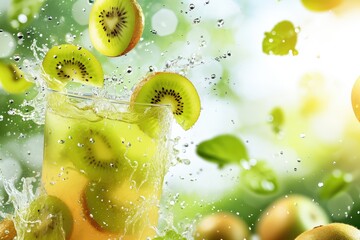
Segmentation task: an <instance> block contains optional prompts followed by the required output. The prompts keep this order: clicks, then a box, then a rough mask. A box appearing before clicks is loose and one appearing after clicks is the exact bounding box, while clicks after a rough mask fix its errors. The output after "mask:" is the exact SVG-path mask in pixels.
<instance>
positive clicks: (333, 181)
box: [320, 170, 353, 199]
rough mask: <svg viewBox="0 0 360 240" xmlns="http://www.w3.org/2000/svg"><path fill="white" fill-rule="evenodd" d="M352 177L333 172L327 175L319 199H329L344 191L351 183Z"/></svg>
mask: <svg viewBox="0 0 360 240" xmlns="http://www.w3.org/2000/svg"><path fill="white" fill-rule="evenodd" d="M352 180H353V177H352V175H351V174H350V173H344V172H342V171H340V170H335V171H333V172H332V173H331V174H329V175H328V176H327V177H326V178H325V180H324V181H323V187H322V188H321V189H320V197H322V198H323V199H330V198H332V197H334V196H335V195H336V194H338V193H340V192H342V191H344V190H345V189H346V187H348V186H349V184H350V183H351V182H352Z"/></svg>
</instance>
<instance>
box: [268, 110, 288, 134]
mask: <svg viewBox="0 0 360 240" xmlns="http://www.w3.org/2000/svg"><path fill="white" fill-rule="evenodd" d="M270 116H271V120H270V123H271V125H272V129H273V131H274V132H275V133H279V132H280V131H281V128H282V126H283V124H284V121H285V116H284V112H283V110H282V109H281V108H280V107H275V108H273V110H271V112H270Z"/></svg>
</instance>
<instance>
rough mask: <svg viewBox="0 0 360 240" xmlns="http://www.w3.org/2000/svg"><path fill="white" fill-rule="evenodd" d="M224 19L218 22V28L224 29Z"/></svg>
mask: <svg viewBox="0 0 360 240" xmlns="http://www.w3.org/2000/svg"><path fill="white" fill-rule="evenodd" d="M224 23H225V22H224V19H219V20H218V21H217V26H218V27H222V26H224Z"/></svg>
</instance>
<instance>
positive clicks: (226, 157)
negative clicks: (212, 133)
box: [196, 134, 249, 167]
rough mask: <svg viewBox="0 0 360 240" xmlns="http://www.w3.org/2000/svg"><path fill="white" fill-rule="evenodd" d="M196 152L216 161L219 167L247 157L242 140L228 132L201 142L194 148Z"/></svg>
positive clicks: (208, 159) (206, 158)
mask: <svg viewBox="0 0 360 240" xmlns="http://www.w3.org/2000/svg"><path fill="white" fill-rule="evenodd" d="M196 153H197V154H198V155H199V156H200V157H202V158H203V159H205V160H207V161H210V162H214V163H217V164H218V165H219V167H223V166H224V165H226V164H231V163H236V164H238V163H240V161H241V160H247V159H248V158H249V157H248V153H247V150H246V147H245V145H244V144H243V142H242V141H241V140H240V139H239V138H237V137H236V136H234V135H230V134H223V135H219V136H217V137H214V138H212V139H210V140H206V141H203V142H201V143H200V144H199V145H198V146H197V148H196Z"/></svg>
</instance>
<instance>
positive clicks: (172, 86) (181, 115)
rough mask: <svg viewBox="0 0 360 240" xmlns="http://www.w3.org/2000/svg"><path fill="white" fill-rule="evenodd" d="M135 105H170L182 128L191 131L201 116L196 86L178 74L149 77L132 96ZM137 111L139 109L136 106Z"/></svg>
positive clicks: (137, 87)
mask: <svg viewBox="0 0 360 240" xmlns="http://www.w3.org/2000/svg"><path fill="white" fill-rule="evenodd" d="M131 102H133V103H148V104H169V105H170V106H171V107H172V113H173V114H174V117H175V119H176V121H177V123H178V124H180V126H181V127H182V128H183V129H185V130H188V129H190V128H191V127H192V126H193V125H194V124H195V122H196V121H197V119H198V118H199V115H200V98H199V95H198V93H197V91H196V89H195V87H194V85H193V84H192V83H191V81H189V80H188V79H187V78H185V77H184V76H182V75H180V74H177V73H170V72H157V73H154V74H151V75H149V76H147V77H146V78H145V79H144V80H142V81H141V82H140V83H139V84H138V85H137V86H136V87H135V90H134V92H133V94H132V96H131ZM133 106H134V108H135V109H137V108H139V107H138V106H136V104H134V105H133Z"/></svg>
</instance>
